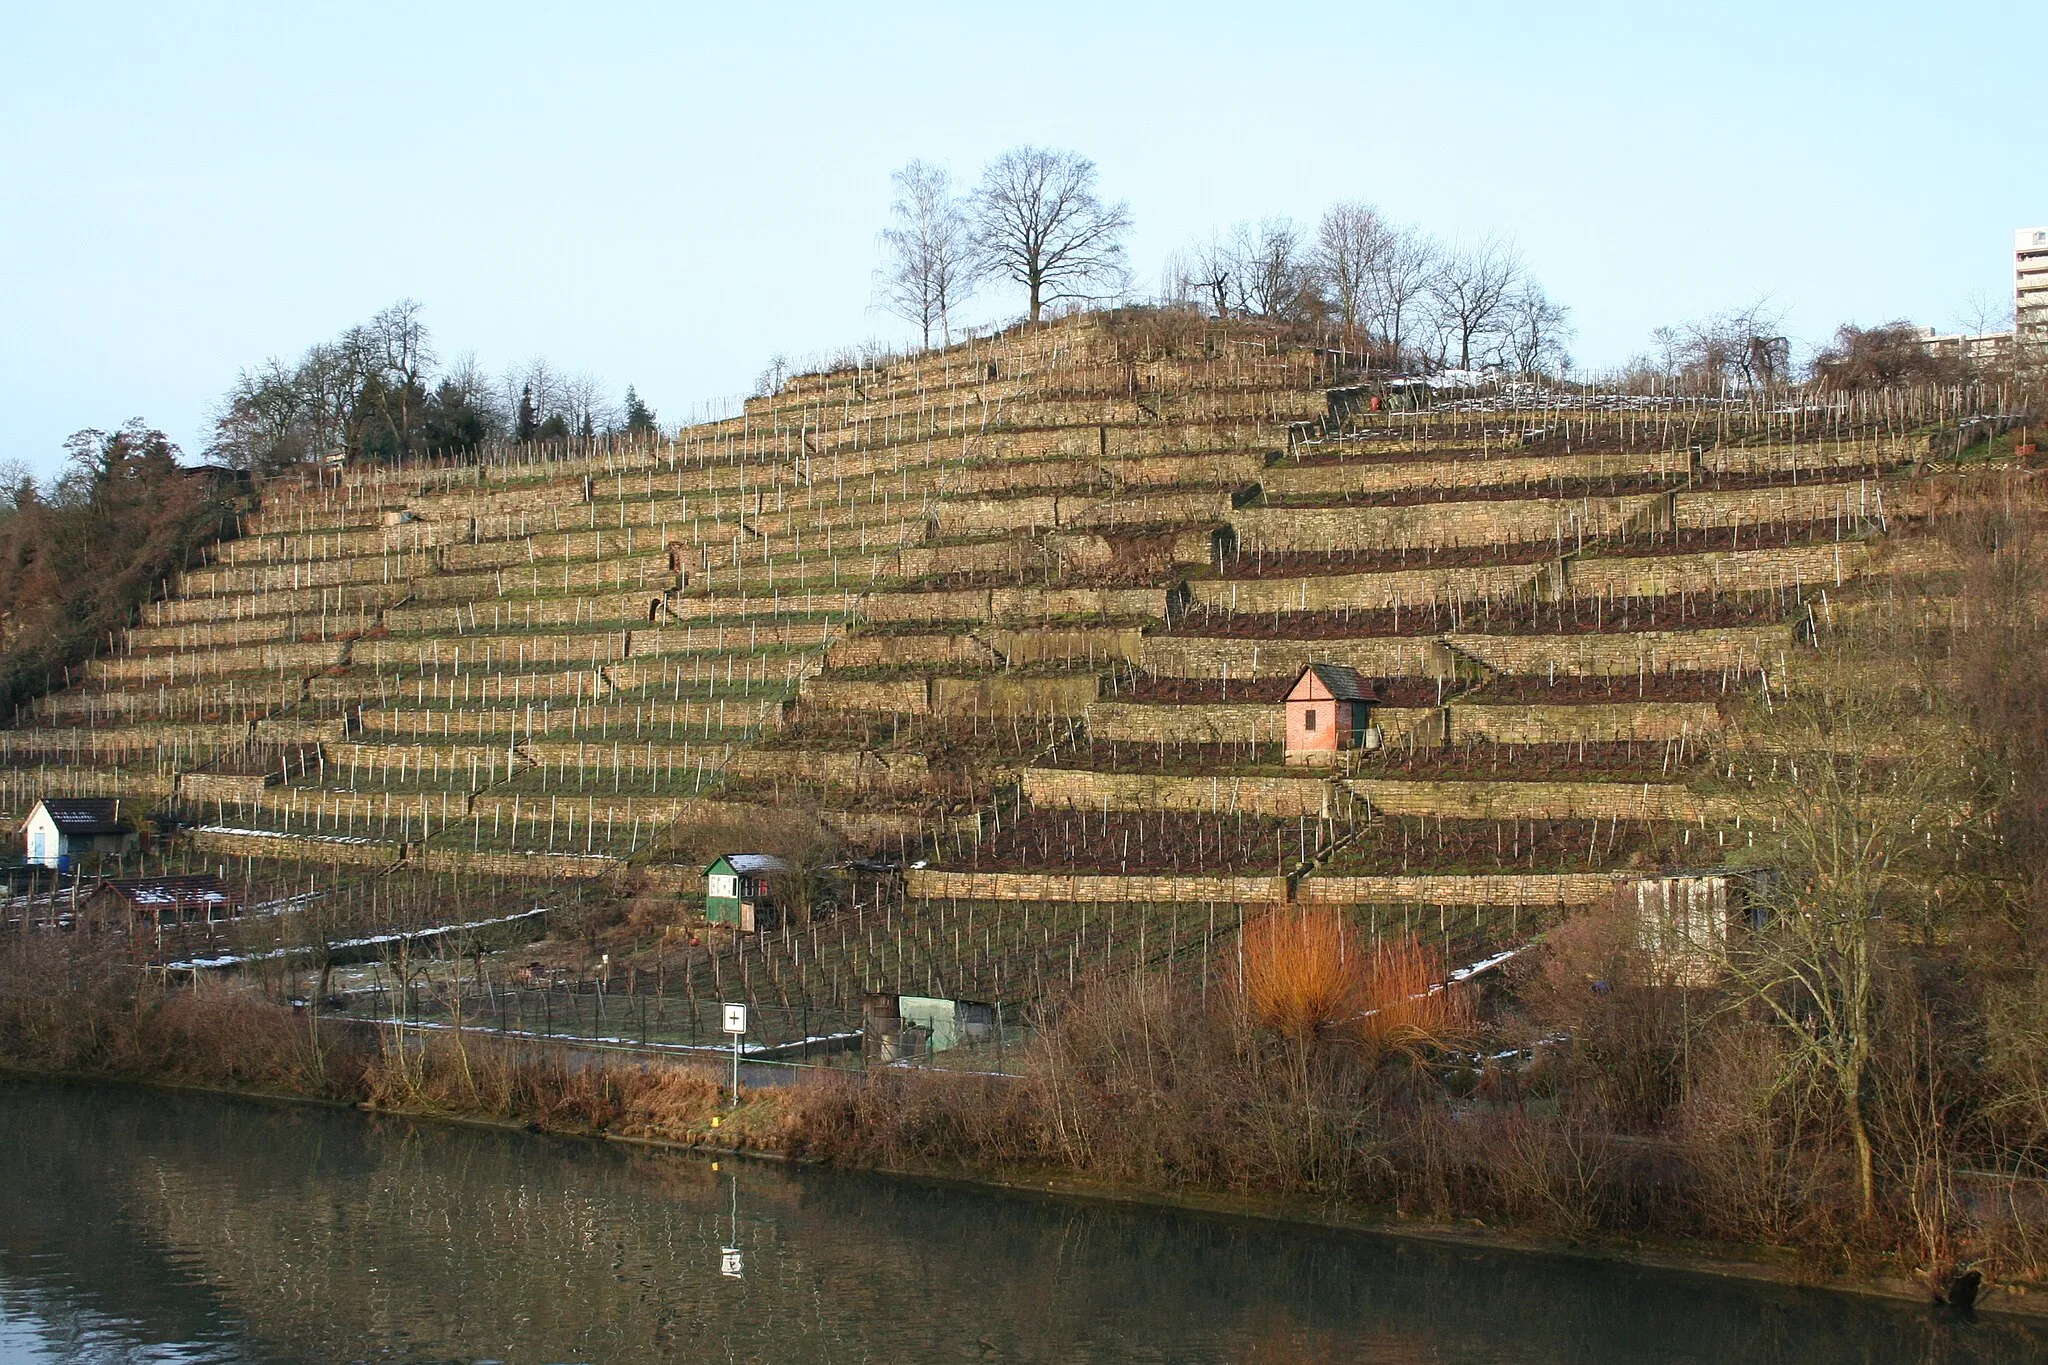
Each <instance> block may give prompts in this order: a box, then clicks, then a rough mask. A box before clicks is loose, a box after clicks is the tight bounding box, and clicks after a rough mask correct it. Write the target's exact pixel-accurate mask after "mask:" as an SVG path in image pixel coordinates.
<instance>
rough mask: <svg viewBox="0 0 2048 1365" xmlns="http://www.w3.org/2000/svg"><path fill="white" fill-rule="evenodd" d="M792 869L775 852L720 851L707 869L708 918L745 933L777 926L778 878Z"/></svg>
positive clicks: (705, 885)
mask: <svg viewBox="0 0 2048 1365" xmlns="http://www.w3.org/2000/svg"><path fill="white" fill-rule="evenodd" d="M788 871H789V864H788V863H785V862H784V861H782V859H780V858H777V857H775V856H774V855H773V854H768V853H724V854H720V855H719V856H718V857H717V858H715V859H713V860H712V863H711V866H709V867H707V868H705V869H704V917H705V918H706V919H708V920H710V921H711V922H712V923H713V924H730V925H734V926H736V927H737V928H738V929H739V931H740V932H741V933H743V934H751V933H756V932H758V931H760V930H763V929H772V928H774V927H775V923H776V916H775V890H774V879H775V878H777V877H780V876H782V875H784V874H785V873H787V872H788Z"/></svg>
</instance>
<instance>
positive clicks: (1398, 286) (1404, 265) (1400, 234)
mask: <svg viewBox="0 0 2048 1365" xmlns="http://www.w3.org/2000/svg"><path fill="white" fill-rule="evenodd" d="M1439 254H1440V253H1439V252H1438V249H1437V246H1436V243H1435V242H1433V241H1431V240H1430V239H1429V238H1428V237H1426V236H1424V235H1422V234H1421V233H1419V232H1416V231H1415V230H1414V229H1412V228H1400V229H1396V230H1395V231H1394V232H1393V234H1392V238H1391V240H1390V241H1389V242H1388V244H1387V249H1386V250H1385V251H1383V252H1382V253H1380V255H1379V257H1378V259H1377V260H1376V261H1374V262H1373V263H1372V264H1370V265H1369V266H1368V267H1367V268H1366V301H1367V313H1366V316H1367V320H1368V323H1369V325H1370V326H1371V328H1372V331H1373V334H1374V335H1375V336H1376V337H1377V338H1378V340H1379V342H1380V344H1381V345H1383V346H1385V347H1386V348H1387V350H1388V351H1389V352H1391V353H1392V354H1393V355H1395V356H1396V357H1399V356H1400V355H1402V354H1403V353H1404V352H1405V351H1406V350H1407V348H1408V347H1409V346H1410V345H1411V344H1412V340H1413V334H1414V331H1415V330H1416V328H1417V326H1418V324H1419V323H1420V321H1421V319H1420V318H1419V316H1418V315H1419V313H1420V312H1421V309H1422V306H1423V304H1424V302H1425V300H1426V296H1427V294H1428V292H1429V282H1430V280H1431V279H1432V278H1433V277H1434V276H1435V274H1436V266H1437V257H1438V255H1439Z"/></svg>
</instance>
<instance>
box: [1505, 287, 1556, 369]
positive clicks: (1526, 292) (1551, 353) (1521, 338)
mask: <svg viewBox="0 0 2048 1365" xmlns="http://www.w3.org/2000/svg"><path fill="white" fill-rule="evenodd" d="M1505 312H1506V317H1505V319H1504V321H1503V325H1502V327H1501V335H1502V338H1503V340H1504V341H1505V343H1506V344H1505V347H1504V350H1505V353H1506V355H1507V358H1508V359H1509V360H1510V361H1511V362H1512V363H1513V365H1514V367H1515V370H1516V372H1517V373H1519V374H1522V375H1525V376H1534V375H1542V374H1557V373H1559V372H1561V371H1563V370H1565V369H1568V368H1570V366H1571V363H1572V360H1571V356H1570V355H1569V354H1568V353H1567V352H1566V351H1565V343H1566V342H1568V341H1570V340H1571V335H1572V327H1571V323H1570V321H1569V319H1570V316H1571V309H1569V308H1567V307H1565V306H1564V305H1563V304H1561V303H1553V302H1552V301H1551V300H1550V297H1549V296H1548V295H1546V294H1545V293H1544V292H1543V290H1542V288H1541V287H1540V286H1538V285H1537V284H1536V283H1535V281H1533V280H1532V281H1529V282H1528V283H1525V284H1524V285H1523V286H1522V287H1521V288H1520V289H1518V290H1516V291H1515V292H1514V293H1513V294H1512V295H1510V296H1509V297H1508V301H1507V306H1506V310H1505Z"/></svg>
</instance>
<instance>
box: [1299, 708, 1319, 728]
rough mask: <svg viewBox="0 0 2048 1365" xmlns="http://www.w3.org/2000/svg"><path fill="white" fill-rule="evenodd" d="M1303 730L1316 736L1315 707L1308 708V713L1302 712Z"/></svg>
mask: <svg viewBox="0 0 2048 1365" xmlns="http://www.w3.org/2000/svg"><path fill="white" fill-rule="evenodd" d="M1301 728H1302V729H1304V730H1306V731H1308V732H1309V733H1310V734H1314V733H1315V729H1316V708H1315V707H1313V706H1311V707H1309V708H1308V710H1306V711H1304V712H1302V719H1301Z"/></svg>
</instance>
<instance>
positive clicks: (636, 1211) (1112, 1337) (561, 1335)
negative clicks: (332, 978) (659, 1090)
mask: <svg viewBox="0 0 2048 1365" xmlns="http://www.w3.org/2000/svg"><path fill="white" fill-rule="evenodd" d="M665 1359H673V1360H688V1361H802V1362H854V1361H890V1362H895V1361H1175V1362H1180V1361H1276V1362H1278V1361H1288V1362H1293V1361H1304V1362H1322V1361H1330V1362H1335V1361H1354V1360H1374V1361H1394V1362H1404V1361H1424V1360H1427V1361H1551V1360H1570V1361H1579V1360H1597V1361H1702V1362H1705V1361H1713V1362H1724V1361H1787V1362H1791V1361H1798V1362H1827V1361H1859V1362H1876V1361H1944V1362H1946V1361H2006V1360H2043V1359H2048V1333H2044V1332H2041V1331H2039V1330H2037V1329H2032V1328H2029V1327H2025V1326H2021V1325H2016V1324H2013V1323H2009V1322H1997V1321H1981V1322H1954V1321H1949V1320H1946V1319H1945V1318H1942V1317H1940V1316H1937V1315H1936V1314H1935V1313H1934V1312H1932V1311H1931V1310H1921V1309H1916V1308H1913V1307H1911V1306H1900V1305H1893V1304H1887V1303H1881V1302H1870V1301H1865V1300H1860V1299H1856V1298H1850V1297H1842V1296H1836V1295H1830V1294H1826V1293H1823V1292H1819V1291H1800V1290H1781V1289H1773V1288H1757V1287H1753V1286H1748V1285H1740V1284H1732V1283H1726V1282H1723V1281H1719V1280H1714V1279H1710V1278H1705V1277H1693V1276H1686V1275H1678V1274H1667V1273H1661V1272H1650V1271H1641V1270H1634V1269H1630V1268H1625V1267H1613V1266H1608V1265H1595V1264H1588V1263H1581V1262H1576V1261H1571V1260H1564V1259H1550V1258H1545V1257H1538V1256H1524V1255H1511V1254H1493V1253H1485V1252H1478V1251H1467V1250H1463V1249H1458V1248H1446V1247H1440V1246H1436V1245H1432V1244H1428V1243H1419V1242H1407V1241H1400V1240H1393V1239H1382V1238H1373V1237H1363V1236H1349V1235H1340V1234H1334V1233H1323V1232H1317V1231H1312V1230H1301V1229H1283V1228H1276V1227H1271V1226H1265V1225H1259V1224H1252V1223H1244V1222H1239V1221H1235V1220H1230V1219H1222V1218H1208V1217H1202V1216H1194V1215H1185V1214H1179V1213H1173V1212H1163V1211H1158V1210H1153V1209H1143V1208H1122V1207H1108V1206H1101V1205H1093V1204H1087V1203H1080V1202H1070V1201H1066V1200H1061V1199H1054V1198H1037V1197H1029V1196H1020V1195H1008V1194H999V1193H984V1192H980V1191H973V1190H961V1189H955V1188H947V1187H941V1186H937V1185H932V1184H926V1183H922V1182H917V1181H907V1180H896V1179H890V1178H886V1177H877V1176H866V1175H856V1174H846V1173H841V1172H835V1171H822V1170H805V1169H784V1168H782V1167H779V1166H776V1165H773V1164H768V1163H756V1162H733V1161H726V1162H723V1163H721V1164H720V1167H719V1168H714V1165H713V1163H712V1162H710V1161H709V1160H704V1159H699V1158H694V1157H679V1156H674V1155H669V1154H662V1153H655V1152H649V1151H645V1150H640V1149H633V1148H627V1147H622V1146H618V1145H613V1144H600V1143H592V1142H577V1141H564V1140H556V1139H550V1138H545V1137H538V1136H530V1135H526V1134H519V1133H505V1132H497V1131H491V1130H484V1129H470V1128H460V1127H450V1126H441V1125H431V1124H413V1123H407V1122H401V1121H394V1120H389V1119H378V1118H370V1117H366V1116H364V1115H361V1114H358V1113H354V1112H350V1111H346V1110H329V1109H315V1108H297V1107H281V1106H274V1105H266V1104H261V1103H255V1102H247V1101H240V1100H233V1099H225V1098H214V1097H211V1096H197V1095H181V1094H165V1093H158V1092H152V1091H142V1090H127V1089H120V1088H112V1087H107V1088H101V1087H88V1086H65V1085H41V1084H30V1083H13V1082H0V1361H7V1362H13V1361H38V1362H39V1361H79V1362H88V1361H92V1362H97V1361H165V1362H188V1361H345V1360H376V1361H383V1360H407V1361H413V1360H419V1361H480V1360H499V1361H507V1362H526V1361H534V1362H553V1361H638V1360H665Z"/></svg>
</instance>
